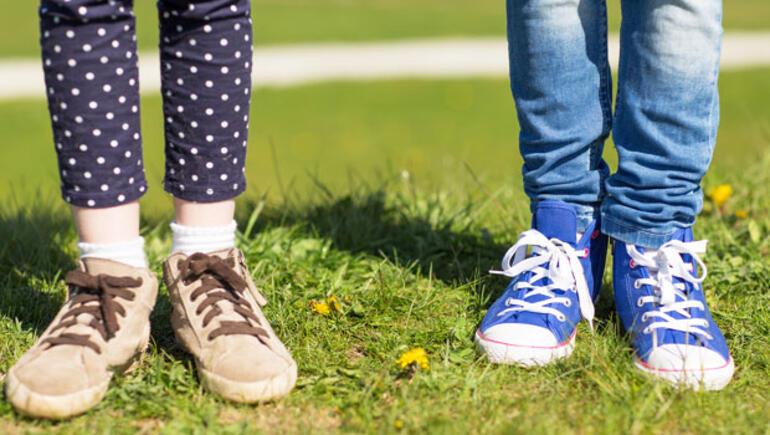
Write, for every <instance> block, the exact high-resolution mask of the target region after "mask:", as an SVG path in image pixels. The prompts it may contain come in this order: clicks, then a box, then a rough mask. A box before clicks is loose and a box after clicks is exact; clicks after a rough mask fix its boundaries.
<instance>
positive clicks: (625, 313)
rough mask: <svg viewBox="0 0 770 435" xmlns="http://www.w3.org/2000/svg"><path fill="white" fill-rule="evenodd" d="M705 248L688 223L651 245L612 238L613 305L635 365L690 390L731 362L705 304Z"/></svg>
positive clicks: (720, 374)
mask: <svg viewBox="0 0 770 435" xmlns="http://www.w3.org/2000/svg"><path fill="white" fill-rule="evenodd" d="M705 251H706V241H705V240H701V241H697V242H694V241H693V236H692V230H691V229H689V228H687V229H681V230H679V231H677V232H676V233H675V234H674V238H673V240H671V241H670V242H668V243H666V244H664V245H663V246H661V247H660V248H659V249H657V250H649V249H648V250H645V249H643V248H641V247H639V246H634V245H627V244H625V243H622V242H620V241H615V246H614V251H613V284H614V286H615V305H616V306H617V309H618V315H619V317H620V319H621V321H622V322H623V326H624V327H625V328H626V331H628V333H629V336H630V338H631V344H632V346H633V348H634V354H635V355H634V363H635V365H636V367H637V368H639V369H640V370H642V371H644V372H647V373H651V374H653V375H655V376H657V377H660V378H663V379H665V380H667V381H670V382H673V383H677V384H681V385H684V386H688V387H690V388H693V389H696V390H697V389H699V388H700V387H701V386H703V387H704V388H705V389H707V390H719V389H721V388H723V387H724V386H725V385H727V383H728V382H730V379H731V378H732V376H733V371H734V370H735V365H734V363H733V359H732V358H731V357H730V352H729V351H728V349H727V342H726V341H725V338H724V336H723V335H722V332H721V331H720V330H719V327H717V325H716V323H714V319H712V318H711V313H709V309H708V307H707V306H706V298H705V295H704V294H703V288H702V287H701V282H702V281H703V279H704V278H705V277H706V266H705V265H704V264H703V261H701V259H700V258H699V257H698V254H701V253H703V252H705ZM699 266H700V269H701V275H700V276H699V275H698V273H697V270H698V267H699Z"/></svg>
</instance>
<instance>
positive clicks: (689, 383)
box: [634, 358, 735, 391]
mask: <svg viewBox="0 0 770 435" xmlns="http://www.w3.org/2000/svg"><path fill="white" fill-rule="evenodd" d="M634 366H636V368H637V369H639V370H640V371H642V372H644V373H647V374H649V375H651V376H654V377H656V378H658V379H662V380H665V381H667V382H669V383H671V384H674V385H678V386H681V387H685V388H690V389H692V390H695V391H698V390H700V389H701V388H703V389H704V390H706V391H716V390H721V389H722V388H724V387H725V386H726V385H727V384H728V383H729V382H730V380H731V379H732V378H733V373H734V372H735V363H734V362H733V359H732V358H730V361H728V362H727V363H726V364H725V365H723V366H721V367H715V368H711V369H701V370H665V369H656V368H654V367H652V366H650V365H648V364H645V363H644V362H642V361H640V360H638V359H636V358H634Z"/></svg>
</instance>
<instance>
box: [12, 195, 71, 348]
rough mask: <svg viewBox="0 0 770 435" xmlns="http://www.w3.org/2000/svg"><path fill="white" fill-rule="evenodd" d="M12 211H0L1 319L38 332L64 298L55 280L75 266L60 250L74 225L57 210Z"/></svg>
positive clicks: (41, 206) (37, 207)
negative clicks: (4, 318)
mask: <svg viewBox="0 0 770 435" xmlns="http://www.w3.org/2000/svg"><path fill="white" fill-rule="evenodd" d="M15 208H16V210H14V211H9V210H8V209H7V208H5V209H4V210H0V315H3V316H7V317H10V318H12V319H18V321H19V322H20V323H21V326H22V327H24V328H25V329H30V330H32V331H33V332H34V333H36V334H40V333H41V332H42V331H43V330H44V329H45V327H46V326H47V325H48V322H50V321H51V319H53V317H54V315H55V314H56V312H57V311H58V310H59V307H60V306H61V304H62V302H63V300H64V292H63V287H59V284H58V282H59V281H60V280H61V278H62V277H63V275H64V274H65V273H66V272H67V271H68V270H70V269H72V268H73V267H75V261H74V258H73V257H72V255H71V253H67V252H65V251H64V249H63V248H62V247H63V245H64V243H65V241H66V240H68V236H70V235H71V234H69V232H70V231H72V228H71V222H72V221H71V218H70V216H69V215H68V213H67V212H66V210H65V209H64V208H61V207H58V208H57V207H54V206H51V205H46V204H42V203H39V204H37V205H35V206H28V207H15ZM54 288H60V289H62V291H56V292H54V291H51V290H52V289H54Z"/></svg>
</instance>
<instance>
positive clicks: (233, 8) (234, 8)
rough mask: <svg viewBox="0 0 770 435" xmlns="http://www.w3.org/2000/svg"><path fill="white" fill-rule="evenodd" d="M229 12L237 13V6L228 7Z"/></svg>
mask: <svg viewBox="0 0 770 435" xmlns="http://www.w3.org/2000/svg"><path fill="white" fill-rule="evenodd" d="M230 10H231V11H233V12H238V6H235V5H231V6H230Z"/></svg>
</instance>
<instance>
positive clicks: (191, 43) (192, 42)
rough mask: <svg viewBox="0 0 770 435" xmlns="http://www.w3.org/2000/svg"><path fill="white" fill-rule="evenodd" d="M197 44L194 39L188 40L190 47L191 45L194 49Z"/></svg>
mask: <svg viewBox="0 0 770 435" xmlns="http://www.w3.org/2000/svg"><path fill="white" fill-rule="evenodd" d="M197 43H198V41H196V40H195V39H190V45H192V46H193V47H195V45H196V44H197Z"/></svg>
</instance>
